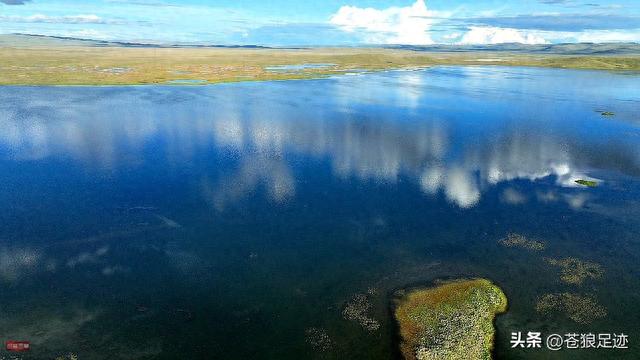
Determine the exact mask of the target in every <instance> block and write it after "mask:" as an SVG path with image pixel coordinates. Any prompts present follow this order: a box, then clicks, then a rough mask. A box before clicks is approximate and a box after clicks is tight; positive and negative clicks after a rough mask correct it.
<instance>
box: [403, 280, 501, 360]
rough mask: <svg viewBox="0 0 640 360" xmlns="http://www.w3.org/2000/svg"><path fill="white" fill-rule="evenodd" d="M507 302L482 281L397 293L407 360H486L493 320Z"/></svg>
mask: <svg viewBox="0 0 640 360" xmlns="http://www.w3.org/2000/svg"><path fill="white" fill-rule="evenodd" d="M506 309H507V298H506V296H505V295H504V293H503V292H502V290H500V288H498V287H497V286H496V285H494V284H493V283H491V282H490V281H489V280H485V279H475V280H456V281H451V282H446V283H443V284H440V285H438V286H436V287H433V288H426V289H418V290H412V291H409V292H407V293H401V294H400V297H399V298H397V299H396V301H395V312H394V316H395V319H396V321H397V323H398V326H399V330H400V336H401V341H402V342H401V344H400V350H401V352H402V354H403V356H404V358H405V359H417V360H428V359H434V360H435V359H451V360H455V359H465V360H467V359H490V358H491V350H492V348H493V339H494V333H495V330H494V327H493V319H494V318H495V315H496V314H498V313H502V312H504V311H506Z"/></svg>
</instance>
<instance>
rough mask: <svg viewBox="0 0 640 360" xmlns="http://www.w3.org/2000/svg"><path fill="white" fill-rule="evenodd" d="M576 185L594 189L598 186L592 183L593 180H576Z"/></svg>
mask: <svg viewBox="0 0 640 360" xmlns="http://www.w3.org/2000/svg"><path fill="white" fill-rule="evenodd" d="M576 184H579V185H582V186H587V187H596V186H598V182H596V181H593V180H582V179H580V180H576Z"/></svg>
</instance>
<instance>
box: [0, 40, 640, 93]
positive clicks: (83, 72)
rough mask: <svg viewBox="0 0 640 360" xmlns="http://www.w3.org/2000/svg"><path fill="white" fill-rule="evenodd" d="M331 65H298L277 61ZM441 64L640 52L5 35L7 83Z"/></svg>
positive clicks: (298, 75)
mask: <svg viewBox="0 0 640 360" xmlns="http://www.w3.org/2000/svg"><path fill="white" fill-rule="evenodd" d="M296 64H331V65H330V66H326V67H318V68H305V69H302V70H298V71H273V70H272V69H270V67H272V66H279V65H296ZM435 65H502V66H537V67H556V68H572V69H599V70H636V71H637V70H640V56H638V55H608V56H594V55H550V54H522V53H510V52H484V51H479V52H421V51H412V50H404V49H379V48H311V49H269V48H189V47H182V48H176V47H165V48H163V47H127V46H104V47H99V46H93V45H91V44H85V43H83V42H71V41H70V42H68V43H66V42H64V41H57V42H47V41H44V42H35V43H27V44H26V45H25V44H20V43H16V42H8V41H4V42H3V41H0V85H125V84H163V83H167V82H171V81H176V80H178V81H184V80H187V81H188V80H194V81H198V83H203V84H211V83H221V82H234V81H250V80H285V79H306V78H317V77H325V76H331V75H339V74H344V73H347V72H352V71H363V70H364V71H379V70H386V69H402V68H421V67H428V66H435Z"/></svg>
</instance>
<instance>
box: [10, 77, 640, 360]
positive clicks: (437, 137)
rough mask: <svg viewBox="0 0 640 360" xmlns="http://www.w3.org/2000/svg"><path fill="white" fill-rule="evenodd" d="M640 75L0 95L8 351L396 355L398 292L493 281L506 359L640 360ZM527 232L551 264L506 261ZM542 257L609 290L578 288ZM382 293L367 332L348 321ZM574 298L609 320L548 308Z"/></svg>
mask: <svg viewBox="0 0 640 360" xmlns="http://www.w3.org/2000/svg"><path fill="white" fill-rule="evenodd" d="M639 80H640V78H639V77H638V76H636V75H621V74H614V73H608V72H591V71H573V70H554V69H530V68H506V67H438V68H432V69H427V70H423V71H412V72H386V73H376V74H366V75H362V76H358V77H336V78H330V79H322V80H304V81H286V82H255V83H236V84H224V85H215V86H201V87H192V86H184V87H181V86H137V87H95V88H93V87H2V88H0V129H1V130H2V131H1V132H0V170H1V171H0V186H1V187H2V188H1V191H0V224H1V225H0V339H2V340H3V341H4V340H6V339H9V338H11V339H16V340H29V341H31V343H32V346H33V350H32V351H31V352H30V353H29V355H28V356H26V357H25V358H37V359H40V358H51V357H53V356H55V355H60V354H64V353H68V352H73V353H77V354H79V355H80V358H81V359H83V358H105V359H106V358H120V359H126V358H132V359H138V358H166V359H172V358H184V359H198V358H202V359H211V358H220V359H232V358H238V359H301V358H326V359H347V358H348V359H387V358H389V357H390V356H393V355H394V343H393V341H394V336H393V324H392V322H391V321H390V314H389V311H388V305H389V298H390V296H391V294H392V293H393V292H394V290H396V289H399V288H403V287H407V286H412V285H415V284H422V283H429V282H431V281H433V280H436V279H439V278H452V277H463V276H467V277H476V276H477V277H487V278H489V279H492V280H494V281H495V282H496V283H497V284H499V285H500V286H501V287H502V288H503V290H504V291H505V293H506V294H507V296H508V298H509V301H510V308H509V312H508V313H507V314H505V315H503V316H501V317H499V318H498V320H497V323H496V324H497V328H498V337H497V339H496V354H497V355H499V356H501V357H507V358H516V359H519V358H522V359H529V358H602V357H604V356H607V357H611V358H629V359H632V358H638V356H640V348H639V347H638V346H639V345H638V344H640V333H638V330H637V329H638V328H639V325H640V318H639V317H638V316H637V313H638V311H639V310H640V305H639V304H640V301H639V300H640V292H639V290H640V280H639V277H638V275H640V273H639V271H638V266H637V264H638V263H639V260H640V259H639V257H640V238H638V234H639V233H640V220H639V219H640V204H639V201H638V199H640V181H639V180H640V127H639V126H640V113H639V109H640V86H639V85H638V84H640V81H639ZM603 111H611V112H614V113H615V116H612V117H604V116H602V115H601V112H603ZM577 179H586V180H596V181H598V182H599V186H598V187H596V188H586V187H582V186H579V185H577V184H576V183H575V180H577ZM509 232H515V233H519V234H523V235H525V236H527V237H529V238H531V239H537V240H540V241H543V242H545V243H546V249H545V250H544V251H541V252H535V251H528V250H525V249H519V248H505V247H503V246H501V245H500V244H499V243H498V241H499V240H500V239H502V238H504V237H505V236H506V235H507V234H508V233H509ZM545 257H546V258H564V257H576V258H579V259H583V260H588V261H592V262H596V263H598V264H601V265H602V267H603V268H604V270H605V274H604V277H603V278H602V279H591V280H587V281H585V282H584V284H582V285H568V284H564V283H562V282H561V281H560V271H559V269H558V268H556V267H553V266H550V265H549V264H548V263H547V262H545V260H544V258H545ZM367 292H369V293H371V294H369V295H367V296H368V298H369V301H370V302H371V304H372V310H371V313H370V316H371V317H373V318H375V319H376V320H377V321H379V322H380V323H381V324H382V327H381V329H380V330H377V331H373V332H369V331H366V330H365V329H363V328H362V327H361V326H360V325H359V324H357V323H354V322H351V321H347V320H345V319H344V318H343V316H342V310H343V308H344V306H345V304H346V303H347V302H348V301H349V300H350V299H352V298H353V296H354V295H355V294H358V293H367ZM556 292H575V293H580V294H590V295H592V296H594V297H595V299H596V300H597V301H598V302H599V303H600V304H601V305H602V306H604V307H605V308H606V309H607V316H606V317H605V318H603V319H599V320H596V321H594V322H593V323H591V324H588V325H582V324H577V323H575V322H573V321H571V320H570V319H568V318H567V317H565V316H563V315H559V316H555V317H553V316H552V317H549V316H545V315H543V314H539V313H537V312H536V310H535V306H536V299H537V298H538V297H540V296H542V295H543V294H546V293H556ZM311 327H314V328H321V329H325V331H326V333H327V335H328V336H329V337H330V338H331V339H332V347H331V349H330V350H329V351H327V352H324V353H319V352H317V351H315V350H314V349H313V348H312V347H311V346H310V345H309V344H308V343H307V342H306V340H305V330H306V329H308V328H311ZM512 331H542V332H544V333H545V334H546V333H562V334H564V333H567V332H578V333H581V332H593V333H598V332H616V333H620V332H624V333H626V334H629V336H630V339H629V342H630V346H631V349H629V350H597V351H578V350H573V351H565V352H561V353H550V352H547V351H544V350H512V349H510V345H509V338H510V334H511V332H512Z"/></svg>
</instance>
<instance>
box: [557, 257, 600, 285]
mask: <svg viewBox="0 0 640 360" xmlns="http://www.w3.org/2000/svg"><path fill="white" fill-rule="evenodd" d="M545 261H546V262H547V263H549V264H550V265H553V266H558V267H560V268H561V269H562V271H561V274H560V279H561V280H562V281H563V282H565V283H567V284H572V285H581V284H582V283H583V282H584V281H585V280H586V279H594V280H598V279H601V278H602V276H604V269H603V268H602V266H601V265H600V264H598V263H594V262H591V261H584V260H580V259H576V258H572V257H569V258H564V259H550V258H545Z"/></svg>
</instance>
